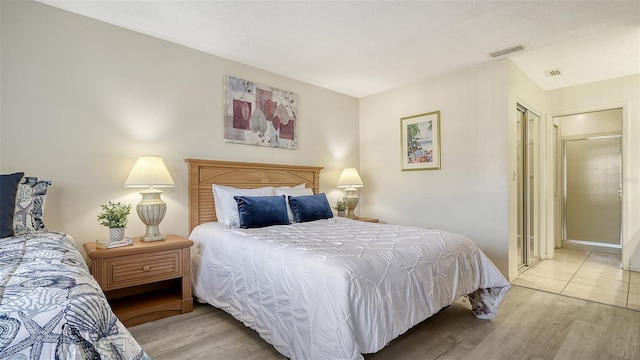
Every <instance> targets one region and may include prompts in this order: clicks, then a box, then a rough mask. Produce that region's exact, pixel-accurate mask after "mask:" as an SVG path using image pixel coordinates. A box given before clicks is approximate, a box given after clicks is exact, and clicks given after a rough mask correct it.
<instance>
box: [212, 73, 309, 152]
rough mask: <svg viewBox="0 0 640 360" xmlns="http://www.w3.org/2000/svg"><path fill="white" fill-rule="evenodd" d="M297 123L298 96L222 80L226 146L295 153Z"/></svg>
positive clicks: (239, 80) (268, 87)
mask: <svg viewBox="0 0 640 360" xmlns="http://www.w3.org/2000/svg"><path fill="white" fill-rule="evenodd" d="M297 122H298V95H297V94H295V93H292V92H290V91H285V90H280V89H276V88H272V87H270V86H267V85H260V84H256V83H254V82H253V81H249V80H243V79H239V78H236V77H232V76H225V77H224V141H225V142H230V143H239V144H247V145H258V146H268V147H276V148H284V149H296V148H297V147H298V141H297V133H296V123H297Z"/></svg>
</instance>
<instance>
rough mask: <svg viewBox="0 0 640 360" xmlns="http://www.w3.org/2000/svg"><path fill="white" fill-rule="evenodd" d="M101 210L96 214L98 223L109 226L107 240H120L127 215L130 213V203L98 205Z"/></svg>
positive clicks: (122, 236)
mask: <svg viewBox="0 0 640 360" xmlns="http://www.w3.org/2000/svg"><path fill="white" fill-rule="evenodd" d="M100 207H101V208H102V212H101V213H100V214H98V221H100V225H103V226H106V227H108V228H109V242H115V241H122V239H124V229H125V227H126V226H127V220H128V219H127V216H129V214H130V213H131V205H124V204H122V203H120V202H117V203H113V202H111V201H109V202H108V203H107V204H102V205H100Z"/></svg>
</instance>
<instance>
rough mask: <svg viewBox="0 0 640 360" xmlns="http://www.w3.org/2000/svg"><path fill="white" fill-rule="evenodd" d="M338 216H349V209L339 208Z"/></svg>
mask: <svg viewBox="0 0 640 360" xmlns="http://www.w3.org/2000/svg"><path fill="white" fill-rule="evenodd" d="M338 216H340V217H345V216H347V211H346V210H338Z"/></svg>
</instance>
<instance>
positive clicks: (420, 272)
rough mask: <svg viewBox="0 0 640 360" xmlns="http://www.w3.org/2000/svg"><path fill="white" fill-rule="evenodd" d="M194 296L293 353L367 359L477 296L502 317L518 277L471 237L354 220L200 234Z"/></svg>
mask: <svg viewBox="0 0 640 360" xmlns="http://www.w3.org/2000/svg"><path fill="white" fill-rule="evenodd" d="M190 238H191V240H193V241H194V242H195V245H194V247H193V249H192V254H193V255H192V257H193V279H194V280H193V281H194V284H193V285H194V295H195V296H196V297H197V298H199V299H201V300H204V301H206V302H208V303H210V304H212V305H214V306H215V307H218V308H221V309H223V310H224V311H226V312H228V313H230V314H231V315H233V316H234V317H235V318H236V319H238V320H240V321H242V322H243V323H244V324H245V325H247V326H249V327H251V328H252V329H254V330H256V331H257V332H258V333H259V334H260V336H262V337H263V338H264V339H265V340H266V341H267V342H269V343H270V344H272V345H273V346H274V347H275V348H276V350H278V351H279V352H280V353H281V354H283V355H284V356H287V357H289V358H291V359H314V360H317V359H331V360H334V359H362V355H361V354H366V353H373V352H376V351H378V350H380V349H382V348H383V347H384V346H385V345H386V344H387V343H388V342H389V341H391V340H393V339H394V338H396V337H397V336H399V335H401V334H402V333H404V332H406V331H407V330H408V329H409V328H411V327H412V326H414V325H416V324H417V323H419V322H420V321H422V320H424V319H426V318H428V317H429V316H431V315H433V314H435V313H436V312H438V311H439V310H440V309H442V308H443V307H446V306H448V305H450V304H452V303H453V302H454V301H455V300H456V299H458V298H459V297H461V296H464V295H470V296H469V298H470V300H471V302H472V305H473V309H474V311H473V312H474V315H476V316H477V317H479V318H485V319H486V318H492V317H493V316H495V311H496V308H497V306H498V305H499V303H500V301H501V300H502V298H503V296H504V294H505V293H506V291H507V290H508V288H509V283H508V282H507V280H506V279H505V278H504V277H503V276H502V275H501V274H500V272H499V271H498V270H497V269H496V268H495V266H494V265H493V264H492V263H491V261H490V260H489V259H488V258H487V257H486V256H485V255H484V254H483V253H482V251H481V250H480V249H479V248H478V247H477V246H476V245H475V244H474V243H473V242H472V241H471V240H469V239H468V238H466V237H464V236H462V235H458V234H453V233H448V232H445V231H441V230H431V229H422V228H414V227H404V226H397V225H387V224H372V223H365V222H359V221H353V220H349V219H344V218H333V219H328V220H318V221H313V222H308V223H299V224H292V225H284V226H271V227H266V228H259V229H248V230H244V229H230V230H225V229H224V226H223V225H221V224H218V223H208V224H203V225H200V226H198V227H196V228H195V229H194V231H193V232H192V234H191V236H190Z"/></svg>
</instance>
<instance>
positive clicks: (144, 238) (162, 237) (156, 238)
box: [141, 234, 167, 242]
mask: <svg viewBox="0 0 640 360" xmlns="http://www.w3.org/2000/svg"><path fill="white" fill-rule="evenodd" d="M166 238H167V236H166V235H164V234H157V235H153V236H148V235H144V236H142V239H141V240H142V241H144V242H151V241H159V240H166Z"/></svg>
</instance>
